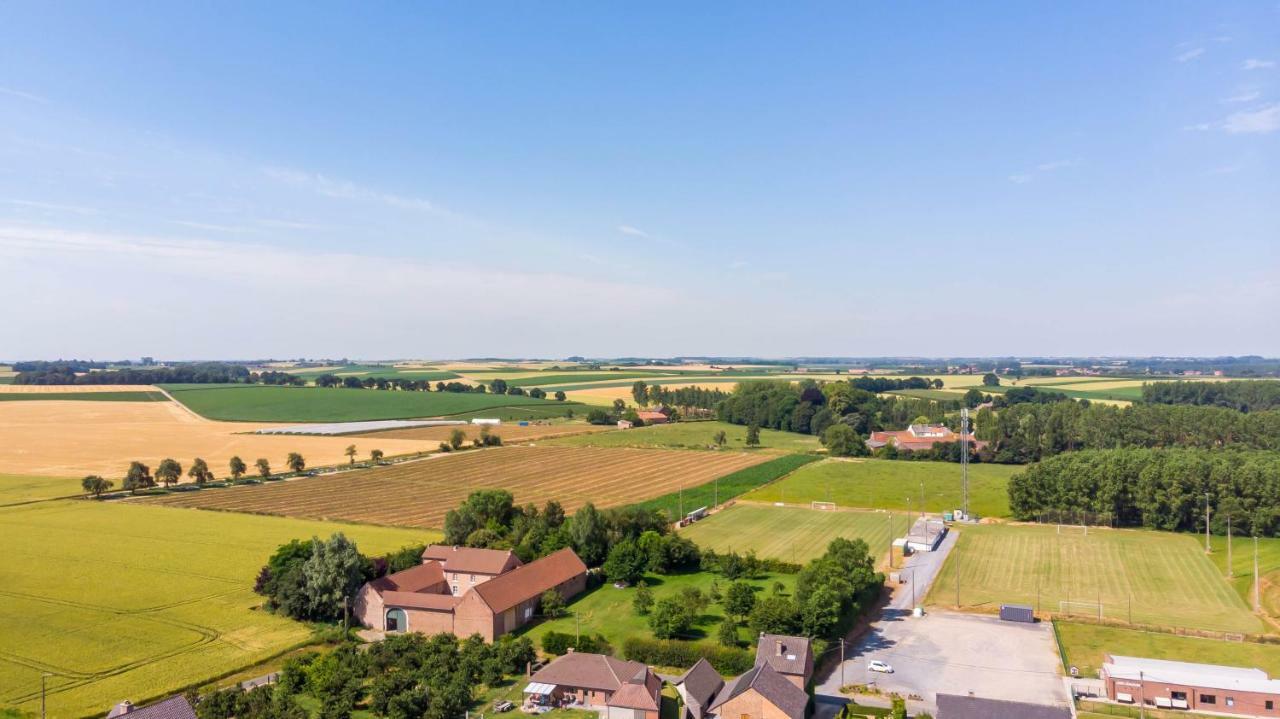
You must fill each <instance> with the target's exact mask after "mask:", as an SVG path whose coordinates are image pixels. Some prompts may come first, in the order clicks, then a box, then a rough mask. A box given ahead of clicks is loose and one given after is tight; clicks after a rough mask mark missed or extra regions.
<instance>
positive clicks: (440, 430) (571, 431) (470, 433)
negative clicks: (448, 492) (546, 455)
mask: <svg viewBox="0 0 1280 719" xmlns="http://www.w3.org/2000/svg"><path fill="white" fill-rule="evenodd" d="M454 429H461V430H462V431H464V432H466V433H467V440H468V441H470V440H471V439H474V438H476V437H479V436H480V428H479V427H477V426H476V425H474V424H470V425H465V426H463V425H453V426H447V427H411V428H409V429H388V430H385V431H382V432H364V433H362V434H348V435H343V436H345V437H360V438H363V439H364V440H365V443H366V444H368V443H369V442H370V441H374V440H379V439H384V438H385V439H410V440H418V441H424V442H437V443H439V442H443V441H445V440H447V439H449V435H451V434H453V430H454ZM489 429H490V431H491V432H493V434H496V435H498V436H499V437H501V438H502V441H503V442H505V443H507V444H513V443H515V442H528V441H530V440H535V439H551V438H553V437H569V436H572V435H575V434H592V433H595V432H608V431H610V430H613V431H617V429H616V428H615V427H613V426H610V425H595V424H585V423H582V424H531V425H529V426H527V427H521V426H520V425H518V424H510V423H508V424H502V425H499V426H497V427H490V428H489ZM371 446H372V445H371Z"/></svg>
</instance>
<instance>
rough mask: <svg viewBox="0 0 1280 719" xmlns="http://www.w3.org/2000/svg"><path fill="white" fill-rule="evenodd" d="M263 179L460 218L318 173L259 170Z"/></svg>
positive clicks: (435, 206)
mask: <svg viewBox="0 0 1280 719" xmlns="http://www.w3.org/2000/svg"><path fill="white" fill-rule="evenodd" d="M262 172H263V174H265V175H266V176H267V177H269V178H271V179H273V180H276V181H277V182H281V183H284V184H287V185H293V186H295V187H303V188H307V189H310V190H311V191H313V192H315V193H316V194H319V195H323V196H325V197H332V198H334V199H341V200H357V201H363V202H378V203H381V204H384V205H388V206H390V207H398V208H400V209H404V210H414V211H418V212H426V213H429V214H432V215H438V216H440V217H448V218H453V219H460V216H459V215H458V214H457V213H455V212H453V211H452V210H450V209H448V208H447V207H444V206H443V205H440V204H437V203H435V202H432V201H431V200H426V199H423V198H420V197H407V196H405V195H397V194H394V193H389V192H381V191H378V190H374V189H370V188H368V187H362V186H360V185H357V184H355V183H354V182H348V181H346V180H337V179H333V178H330V177H326V176H324V175H321V174H317V173H311V172H304V171H301V170H293V169H289V168H284V167H267V168H264V169H263V171H262Z"/></svg>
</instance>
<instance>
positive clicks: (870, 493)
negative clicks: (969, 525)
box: [745, 459, 1020, 517]
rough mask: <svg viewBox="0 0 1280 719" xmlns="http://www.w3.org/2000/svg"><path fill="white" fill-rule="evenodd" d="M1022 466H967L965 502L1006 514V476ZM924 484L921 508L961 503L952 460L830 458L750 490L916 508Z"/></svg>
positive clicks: (774, 497)
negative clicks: (967, 483)
mask: <svg viewBox="0 0 1280 719" xmlns="http://www.w3.org/2000/svg"><path fill="white" fill-rule="evenodd" d="M1019 469H1020V467H1015V466H1011V465H1005V464H971V465H969V506H970V509H971V511H972V512H974V513H976V514H978V515H980V516H983V517H1001V516H1006V515H1008V514H1009V494H1008V491H1007V489H1006V488H1007V486H1008V484H1009V477H1010V476H1012V475H1013V473H1014V472H1016V471H1018V470H1019ZM922 481H923V482H924V496H925V500H924V503H925V509H926V510H927V511H930V512H943V511H949V510H952V509H956V508H958V507H960V506H961V494H962V492H961V481H960V465H959V464H955V463H953V462H915V461H906V460H892V459H862V460H857V459H855V460H843V459H828V460H825V461H823V462H820V463H818V464H812V465H809V466H808V467H805V468H804V469H801V470H800V471H798V472H796V473H795V474H793V475H791V476H790V477H787V478H786V479H784V480H783V481H781V482H775V483H774V484H771V485H769V486H767V487H761V488H760V489H758V490H756V491H754V492H751V493H750V494H748V495H747V496H746V497H745V499H751V500H755V501H760V502H787V503H789V504H809V503H810V502H812V501H815V500H816V501H819V502H835V503H836V504H837V505H839V506H841V507H864V508H868V509H901V510H905V509H907V505H908V499H910V505H911V509H915V510H919V509H920V483H921V482H922Z"/></svg>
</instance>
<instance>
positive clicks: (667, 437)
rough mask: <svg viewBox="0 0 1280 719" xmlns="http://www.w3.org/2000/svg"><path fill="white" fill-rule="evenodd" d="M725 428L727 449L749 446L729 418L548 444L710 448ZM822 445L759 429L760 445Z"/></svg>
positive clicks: (801, 448)
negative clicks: (729, 421) (717, 435)
mask: <svg viewBox="0 0 1280 719" xmlns="http://www.w3.org/2000/svg"><path fill="white" fill-rule="evenodd" d="M720 431H724V433H725V435H726V436H727V438H728V442H726V443H725V447H726V448H728V449H746V446H747V444H746V440H747V428H746V427H743V426H741V425H737V424H729V423H728V422H675V423H673V424H659V425H653V426H651V427H637V428H636V429H629V430H626V431H625V432H605V433H603V434H588V435H579V436H577V437H561V438H560V439H553V440H550V441H548V442H547V444H559V445H564V446H566V447H640V448H644V449H649V448H660V449H707V448H709V447H711V448H714V447H715V439H714V437H715V435H716V433H717V432H720ZM821 447H822V445H821V444H820V443H819V442H818V438H817V437H814V436H813V435H808V434H799V433H796V432H779V431H777V430H774V429H762V430H760V449H765V450H782V451H786V452H812V451H815V450H817V449H819V448H821Z"/></svg>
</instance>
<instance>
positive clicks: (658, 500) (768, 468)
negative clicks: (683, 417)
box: [636, 452, 818, 521]
mask: <svg viewBox="0 0 1280 719" xmlns="http://www.w3.org/2000/svg"><path fill="white" fill-rule="evenodd" d="M681 454H686V453H683V452H682V453H681ZM687 454H690V455H691V456H696V455H693V453H687ZM720 454H729V453H727V452H725V453H720ZM748 456H750V455H748ZM711 459H712V458H711V457H707V460H708V461H711ZM816 461H818V458H817V457H814V456H813V455H807V454H784V455H782V456H780V457H776V458H774V459H771V460H769V461H767V462H764V463H762V464H757V465H755V466H752V467H747V468H745V469H740V470H738V471H736V472H733V473H731V474H726V475H725V476H723V477H720V478H719V479H713V480H711V481H710V482H705V483H703V484H695V485H691V486H687V487H684V488H683V489H680V490H677V491H675V492H671V493H668V494H664V495H662V496H660V497H654V498H653V499H649V500H646V501H643V502H639V503H637V504H636V506H639V507H644V508H646V509H657V510H659V511H661V512H663V513H664V514H666V515H667V516H668V517H670V518H671V520H672V521H675V520H677V519H680V518H681V517H683V516H685V514H687V513H689V512H691V511H693V510H695V509H698V508H699V507H714V506H716V505H717V503H724V502H725V501H726V500H729V499H732V498H734V497H737V496H738V495H740V494H742V493H744V492H748V491H750V490H752V489H755V488H756V487H759V486H761V485H763V484H766V483H768V482H773V481H775V480H777V479H778V478H779V477H785V476H786V475H787V474H789V473H791V472H794V471H796V470H797V469H799V468H800V467H803V466H805V465H807V464H810V463H812V462H816Z"/></svg>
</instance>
